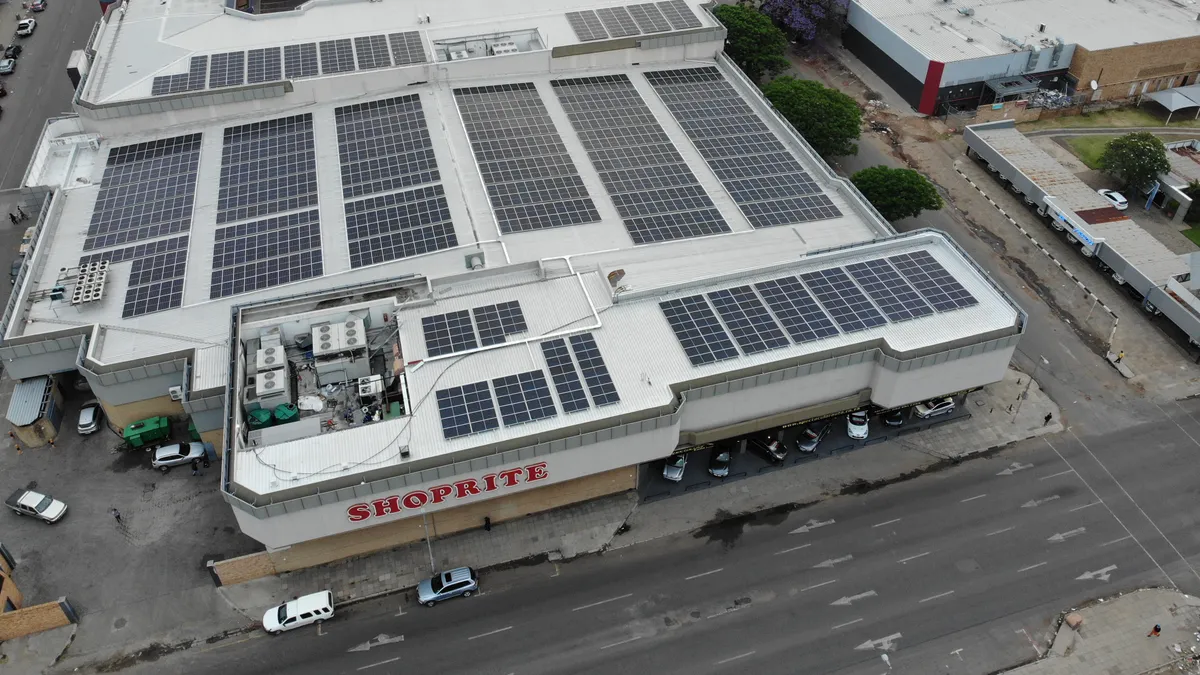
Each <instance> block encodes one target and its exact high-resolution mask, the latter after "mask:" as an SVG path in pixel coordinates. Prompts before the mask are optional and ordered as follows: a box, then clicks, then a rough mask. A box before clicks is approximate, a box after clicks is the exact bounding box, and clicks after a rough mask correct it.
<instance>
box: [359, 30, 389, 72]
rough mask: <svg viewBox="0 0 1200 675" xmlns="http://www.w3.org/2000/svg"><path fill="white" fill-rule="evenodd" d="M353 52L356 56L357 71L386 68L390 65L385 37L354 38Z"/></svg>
mask: <svg viewBox="0 0 1200 675" xmlns="http://www.w3.org/2000/svg"><path fill="white" fill-rule="evenodd" d="M354 51H355V53H356V54H358V69H359V70H370V69H372V68H387V67H389V66H391V65H392V57H391V53H390V52H389V51H388V41H387V36H386V35H367V36H365V37H357V38H354Z"/></svg>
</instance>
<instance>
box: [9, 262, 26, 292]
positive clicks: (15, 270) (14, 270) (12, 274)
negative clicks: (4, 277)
mask: <svg viewBox="0 0 1200 675" xmlns="http://www.w3.org/2000/svg"><path fill="white" fill-rule="evenodd" d="M24 265H25V259H24V258H17V259H16V260H14V261H12V267H10V268H9V270H8V283H10V284H12V285H14V286H15V285H16V284H17V276H18V275H20V274H21V268H22V267H24Z"/></svg>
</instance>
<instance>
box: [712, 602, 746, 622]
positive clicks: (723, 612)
mask: <svg viewBox="0 0 1200 675" xmlns="http://www.w3.org/2000/svg"><path fill="white" fill-rule="evenodd" d="M744 607H745V605H743V606H742V607H726V608H725V609H723V610H721V611H719V612H717V613H716V614H709V615H708V616H707V617H705V618H708V619H715V618H717V617H718V616H725V615H726V614H730V613H733V612H736V611H738V610H740V609H743V608H744Z"/></svg>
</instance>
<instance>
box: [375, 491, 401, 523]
mask: <svg viewBox="0 0 1200 675" xmlns="http://www.w3.org/2000/svg"><path fill="white" fill-rule="evenodd" d="M371 506H373V507H375V517H376V518H382V517H384V516H386V515H387V514H389V513H400V498H399V497H397V496H396V495H392V496H391V497H384V498H383V499H376V500H375V501H373V502H371Z"/></svg>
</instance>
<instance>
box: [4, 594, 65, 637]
mask: <svg viewBox="0 0 1200 675" xmlns="http://www.w3.org/2000/svg"><path fill="white" fill-rule="evenodd" d="M68 608H69V606H68V605H67V599H66V598H59V599H58V600H57V601H55V602H47V603H43V604H41V605H34V606H32V607H25V608H24V609H18V610H17V611H15V612H3V613H0V642H3V641H5V640H12V639H14V638H19V637H23V636H25V635H32V634H34V633H40V632H42V631H44V630H50V629H51V628H58V627H59V626H66V625H67V624H70V623H74V621H73V620H72V617H71V614H70V613H69V611H68Z"/></svg>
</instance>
